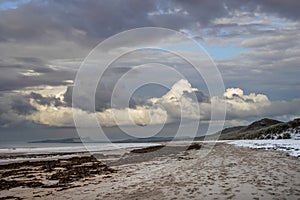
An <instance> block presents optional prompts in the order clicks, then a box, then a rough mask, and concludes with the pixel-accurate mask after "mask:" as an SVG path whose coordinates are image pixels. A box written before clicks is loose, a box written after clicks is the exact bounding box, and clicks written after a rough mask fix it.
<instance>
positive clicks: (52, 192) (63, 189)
mask: <svg viewBox="0 0 300 200" xmlns="http://www.w3.org/2000/svg"><path fill="white" fill-rule="evenodd" d="M175 149H176V150H175ZM199 152H200V150H199V149H198V148H197V147H196V146H195V148H191V149H190V150H188V151H184V150H183V149H180V147H171V148H163V151H155V149H154V151H153V152H151V153H145V152H143V151H141V152H133V153H129V154H126V155H123V156H122V157H121V158H118V157H114V158H112V157H111V158H110V157H105V156H103V161H104V160H105V162H99V161H96V160H94V159H92V158H90V157H89V156H86V155H85V156H84V155H82V156H81V157H85V158H84V159H83V158H76V159H73V160H75V161H73V162H72V161H71V160H68V159H65V161H64V162H62V161H59V162H57V161H55V162H54V163H59V164H56V165H55V164H53V166H52V172H47V171H43V170H42V169H43V168H45V167H43V166H45V163H44V164H41V163H40V165H38V166H35V167H34V166H33V165H32V164H31V165H30V164H29V165H26V167H25V168H28V169H31V168H32V169H33V171H34V172H36V173H37V174H39V175H37V174H34V175H33V176H30V173H31V172H30V170H29V172H28V173H27V174H26V173H25V176H24V172H25V171H26V170H24V169H23V170H20V169H22V167H21V168H20V167H15V168H14V169H13V168H10V169H9V167H6V168H5V167H2V168H1V170H0V171H1V172H0V173H1V180H2V181H3V180H23V181H24V182H26V180H27V179H30V178H28V177H26V176H29V177H31V179H37V180H35V181H38V182H41V183H42V185H38V184H37V185H34V184H33V186H32V185H30V184H28V185H27V184H24V185H20V186H16V187H10V188H5V187H2V188H1V192H0V199H1V197H2V198H7V199H8V198H10V199H14V198H15V199H17V198H19V199H124V200H125V199H126V200H128V199H300V159H299V158H296V157H291V156H288V155H287V154H286V153H284V152H280V151H272V150H257V149H249V148H243V147H237V146H234V145H229V144H224V143H218V144H216V146H215V147H214V149H213V150H212V151H211V152H210V153H209V154H208V155H207V156H206V157H205V158H203V159H199ZM81 159H83V160H84V161H80V160H81ZM100 161H101V160H100ZM62 163H65V166H64V167H63V166H62V165H61V164H62ZM66 163H68V164H66ZM67 166H68V167H67ZM74 166H77V168H78V169H75V168H76V167H75V168H74ZM86 166H87V167H86ZM97 166H98V167H97ZM23 167H24V166H23ZM97 168H99V169H98V170H96V169H97ZM9 170H17V171H18V170H19V172H17V171H15V172H12V173H10V175H7V176H5V177H4V176H3V173H4V172H5V171H6V172H7V171H9ZM70 170H71V171H70ZM72 170H73V171H72ZM95 170H96V172H95ZM74 171H75V172H74ZM59 172H61V173H59ZM57 173H58V175H59V174H60V175H61V177H62V178H61V179H59V178H58V177H59V176H58V175H53V174H57ZM6 174H9V173H6ZM66 174H67V175H68V176H70V178H66V177H67V176H66ZM74 174H75V175H74ZM82 174H83V175H82ZM31 175H32V174H31ZM73 175H74V176H73ZM16 176H20V177H19V178H18V177H16ZM47 177H48V178H49V177H56V178H57V179H54V180H48V179H47ZM64 179H67V181H66V180H64ZM27 181H28V180H27ZM1 184H2V183H1ZM59 184H62V185H59ZM6 185H7V184H6ZM45 185H46V186H45ZM47 185H50V186H49V187H48V186H47ZM54 186H55V187H54ZM13 197H14V198H13Z"/></svg>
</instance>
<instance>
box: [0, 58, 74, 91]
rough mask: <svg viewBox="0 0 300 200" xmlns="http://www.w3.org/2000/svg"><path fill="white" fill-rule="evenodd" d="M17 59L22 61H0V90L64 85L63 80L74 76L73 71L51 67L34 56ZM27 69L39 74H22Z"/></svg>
mask: <svg viewBox="0 0 300 200" xmlns="http://www.w3.org/2000/svg"><path fill="white" fill-rule="evenodd" d="M17 60H21V61H22V63H21V62H16V61H11V63H8V62H7V61H6V62H0V69H1V73H0V91H9V90H17V89H22V88H25V87H32V86H40V85H51V86H59V85H66V83H65V80H72V79H74V77H75V73H76V72H75V71H72V70H66V69H59V68H57V69H52V68H51V67H49V65H48V64H47V63H45V62H44V61H42V60H39V59H36V58H18V59H17ZM24 61H26V62H24ZM29 61H30V62H29ZM14 63H15V64H14ZM28 71H29V72H32V73H39V74H38V75H32V76H31V75H30V74H29V75H26V74H24V73H26V72H28Z"/></svg>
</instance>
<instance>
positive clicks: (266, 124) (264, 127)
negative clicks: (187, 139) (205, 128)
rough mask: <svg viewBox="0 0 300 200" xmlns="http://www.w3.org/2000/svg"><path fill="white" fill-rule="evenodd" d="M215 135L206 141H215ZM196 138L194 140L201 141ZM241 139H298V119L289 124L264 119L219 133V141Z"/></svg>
mask: <svg viewBox="0 0 300 200" xmlns="http://www.w3.org/2000/svg"><path fill="white" fill-rule="evenodd" d="M218 134H219V133H217V134H213V135H211V136H208V137H207V138H208V139H216V137H217V135H218ZM203 139H204V137H198V138H196V140H203ZM242 139H300V119H294V120H293V121H289V122H281V121H277V120H273V119H268V118H264V119H261V120H259V121H255V122H253V123H251V124H250V125H248V126H237V127H230V128H226V129H224V130H222V131H221V134H220V137H219V140H242Z"/></svg>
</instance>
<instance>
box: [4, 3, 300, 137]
mask: <svg viewBox="0 0 300 200" xmlns="http://www.w3.org/2000/svg"><path fill="white" fill-rule="evenodd" d="M299 8H300V2H299V1H297V0H286V1H282V0H252V1H250V0H215V1H210V0H190V1H180V0H164V1H159V0H143V1H139V0H113V1H112V0H100V1H96V0H80V1H79V0H74V1H69V0H62V1H56V0H53V1H47V0H13V1H6V0H0V140H1V141H6V140H7V141H9V140H20V141H28V140H36V139H47V138H65V137H76V136H77V135H76V130H75V124H74V118H73V114H74V111H75V112H76V113H77V114H79V115H80V117H81V119H82V121H84V123H87V125H88V124H89V123H88V122H89V121H92V118H93V117H94V116H96V117H97V119H98V121H99V124H100V125H101V126H102V127H103V130H105V134H106V136H107V137H111V138H115V139H120V138H126V137H127V136H128V132H125V133H124V131H123V132H122V130H120V129H122V127H125V128H126V130H127V131H129V132H130V133H131V134H133V133H135V134H136V135H131V136H136V137H146V136H149V135H148V134H147V130H149V134H150V132H151V131H153V130H155V131H157V130H160V129H157V127H158V126H161V128H162V129H161V130H160V131H157V132H159V134H161V135H172V133H174V132H176V131H178V127H179V124H180V122H183V123H182V124H183V125H184V127H185V132H186V133H188V132H189V131H190V132H192V131H193V129H192V128H191V127H189V123H191V122H200V124H201V125H203V127H200V128H199V129H198V130H197V134H202V133H203V132H205V130H206V129H207V124H208V123H210V119H211V116H212V113H211V112H212V107H213V108H214V109H216V110H217V111H218V112H219V111H220V110H221V108H220V107H219V106H216V105H221V104H223V105H225V106H226V117H225V120H226V121H225V126H237V125H245V124H248V123H250V122H252V121H254V120H256V119H260V118H263V117H269V118H273V119H278V120H283V121H288V120H292V119H294V118H296V117H299V116H300V109H299V108H300V79H299V76H300V71H299V65H300V57H299V55H300V31H299V29H300V21H299V19H300V12H299ZM142 27H161V28H168V29H171V30H174V31H178V32H180V33H181V34H183V35H184V36H185V37H187V38H189V39H192V40H194V41H195V42H197V43H199V44H200V45H202V47H203V48H204V51H205V52H207V53H208V54H209V56H210V57H211V58H212V59H213V62H214V64H215V65H216V66H217V69H218V70H219V72H220V75H221V77H222V80H223V82H224V88H223V89H224V90H223V92H222V93H220V94H219V95H214V94H210V92H209V87H208V86H207V85H206V84H205V83H206V80H205V79H206V78H207V79H209V80H213V77H201V76H199V75H196V74H197V73H195V70H194V69H193V67H191V65H190V64H189V63H187V62H185V61H183V60H182V59H180V58H178V57H176V55H173V54H171V53H168V52H165V51H161V50H159V51H158V50H146V49H144V50H139V51H136V52H131V53H128V54H126V55H124V56H121V57H120V58H119V59H117V60H116V61H115V62H113V63H112V64H111V66H110V68H109V69H107V70H106V71H105V73H104V74H103V78H102V79H101V81H100V82H99V84H98V86H97V90H96V93H95V95H94V96H93V101H94V103H95V104H94V110H91V109H90V106H89V104H88V102H89V100H90V99H87V98H86V96H85V95H86V93H85V92H86V91H84V90H82V91H79V92H80V95H79V96H80V98H79V99H77V100H78V101H77V100H76V102H75V103H74V100H72V91H73V88H74V82H75V78H76V74H77V73H78V70H79V68H80V66H81V64H82V62H83V61H84V59H85V58H86V57H87V56H88V55H89V53H90V52H91V51H92V50H93V49H94V48H95V47H96V46H97V45H98V44H99V43H101V42H102V41H105V40H106V39H108V38H110V37H112V36H114V35H115V34H118V33H120V32H123V31H127V30H130V29H134V28H142ZM149 38H151V40H150V39H149ZM156 43H164V44H167V43H168V44H169V43H172V44H176V45H177V47H178V48H179V49H180V50H181V51H182V52H188V53H189V55H193V54H195V52H194V51H193V50H190V49H189V45H186V44H185V43H184V42H183V41H177V40H176V38H175V37H173V36H170V37H169V38H167V37H166V36H162V35H159V33H156V34H155V33H154V34H152V33H148V35H147V33H145V34H144V35H143V36H141V37H134V36H132V38H131V39H130V42H128V41H123V43H118V44H113V45H111V46H110V50H111V51H107V52H105V49H103V50H104V51H103V52H105V53H107V55H108V54H109V56H107V59H108V58H110V56H111V57H113V56H115V55H117V54H118V53H119V52H120V51H122V50H123V49H126V48H129V47H132V46H133V47H134V46H138V45H139V44H144V45H146V46H147V45H151V44H156ZM114 45H116V48H115V49H113V47H115V46H114ZM129 45H130V46H129ZM117 47H118V48H117ZM199 59H202V58H199ZM97 61H98V62H99V63H100V65H101V63H104V62H106V59H103V60H100V59H99V60H97ZM158 61H159V62H158ZM154 62H155V63H156V64H154ZM157 63H158V64H157ZM203 65H206V64H205V63H204V64H203ZM137 66H138V67H137ZM141 66H142V67H141ZM166 66H171V68H172V69H173V71H174V70H175V71H176V72H179V73H180V74H182V75H184V76H179V75H178V74H175V73H174V74H173V73H170V69H169V68H167V67H166ZM100 67H101V66H100ZM91 69H92V68H91ZM95 70H96V69H95ZM90 73H91V74H93V69H92V71H91V72H90ZM124 76H126V77H125V78H126V81H125V82H123V84H121V86H120V88H117V89H116V90H115V91H116V92H115V93H116V94H115V95H116V96H117V97H116V98H112V93H113V91H114V89H115V88H116V85H117V83H118V80H120V79H122V77H124ZM86 78H87V81H88V79H89V76H87V77H86ZM141 80H148V81H149V82H151V81H153V80H160V81H164V83H165V84H166V85H165V86H159V85H157V84H148V85H144V86H142V87H139V88H136V89H137V90H135V91H134V92H133V93H132V94H131V96H130V100H129V102H127V105H114V106H112V104H111V102H112V101H113V100H112V99H117V100H118V101H119V100H122V99H123V98H125V97H127V96H128V94H129V90H131V89H133V88H135V86H134V85H135V84H136V83H138V82H139V81H141ZM125 83H126V84H125ZM219 89H222V88H219ZM83 97H84V98H83ZM72 103H73V109H72ZM116 104H118V102H117V103H116ZM213 105H214V106H213ZM198 109H200V111H199V112H197V111H198ZM220 112H221V111H220ZM114 116H117V118H118V121H119V123H116V117H114ZM128 116H129V117H128ZM214 123H218V122H217V121H216V122H214ZM136 125H137V126H136ZM143 127H144V128H145V129H141V128H143ZM134 129H136V130H137V131H134ZM126 133H127V134H126ZM151 133H152V132H151ZM139 134H140V135H139ZM129 135H130V134H129ZM150 135H151V134H150ZM151 136H154V134H152V135H151Z"/></svg>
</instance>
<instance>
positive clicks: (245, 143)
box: [226, 139, 300, 157]
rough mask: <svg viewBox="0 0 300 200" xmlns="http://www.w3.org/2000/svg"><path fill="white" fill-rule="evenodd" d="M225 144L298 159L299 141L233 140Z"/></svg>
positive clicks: (299, 154) (299, 151) (299, 152)
mask: <svg viewBox="0 0 300 200" xmlns="http://www.w3.org/2000/svg"><path fill="white" fill-rule="evenodd" d="M226 143H228V144H234V145H236V146H240V147H249V148H255V149H273V150H279V151H285V152H287V153H288V154H289V155H291V156H296V157H300V140H293V139H285V140H234V141H226Z"/></svg>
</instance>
